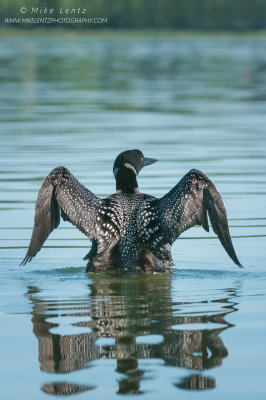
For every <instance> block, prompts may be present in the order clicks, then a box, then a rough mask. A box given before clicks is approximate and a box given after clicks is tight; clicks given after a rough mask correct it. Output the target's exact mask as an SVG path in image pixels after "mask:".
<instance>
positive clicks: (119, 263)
mask: <svg viewBox="0 0 266 400" xmlns="http://www.w3.org/2000/svg"><path fill="white" fill-rule="evenodd" d="M154 201H156V199H155V197H152V196H150V195H148V194H144V193H141V192H140V191H139V190H136V191H135V193H123V192H119V191H118V192H117V193H115V194H113V195H111V196H109V197H107V198H106V199H104V205H103V206H102V208H101V209H100V215H101V218H99V220H98V223H99V226H101V227H103V228H104V229H105V230H104V231H103V234H104V237H105V238H106V237H108V238H109V239H111V240H109V241H106V240H104V238H103V239H102V240H101V239H100V240H98V241H95V240H93V241H92V249H91V251H90V252H89V254H88V255H87V256H86V257H85V259H88V260H89V262H88V265H87V272H93V271H99V270H102V271H106V270H110V269H111V270H112V269H122V270H135V269H140V270H143V271H146V272H148V271H149V272H153V271H154V272H156V271H157V272H162V271H163V270H164V269H165V268H167V267H168V265H169V264H170V263H169V260H168V261H167V262H165V263H164V262H162V261H160V260H159V259H158V258H157V257H156V256H154V255H153V254H152V253H151V251H150V250H149V248H148V246H147V245H145V244H144V243H143V242H141V240H140V238H141V234H140V232H141V225H140V223H141V222H140V221H141V218H140V215H141V213H142V210H145V212H144V213H145V214H144V217H145V215H146V214H148V211H147V208H148V207H150V206H151V205H152V204H153V203H154ZM99 229H100V228H99ZM102 242H104V245H105V246H104V247H103V246H102V245H101V244H102ZM167 272H169V271H168V268H167Z"/></svg>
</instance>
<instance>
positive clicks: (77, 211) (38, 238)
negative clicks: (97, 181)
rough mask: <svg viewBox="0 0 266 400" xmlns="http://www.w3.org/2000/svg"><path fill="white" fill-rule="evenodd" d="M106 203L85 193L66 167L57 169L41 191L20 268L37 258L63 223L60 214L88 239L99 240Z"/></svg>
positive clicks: (85, 190)
mask: <svg viewBox="0 0 266 400" xmlns="http://www.w3.org/2000/svg"><path fill="white" fill-rule="evenodd" d="M102 203H103V201H102V200H100V199H99V198H98V197H96V196H95V195H94V194H93V193H92V192H90V191H89V190H88V189H86V188H85V187H84V186H83V185H82V184H81V183H80V182H79V181H78V180H77V179H76V178H75V177H74V176H73V175H72V174H71V173H70V172H69V171H68V169H67V168H65V167H57V168H55V169H54V170H53V171H52V172H51V173H50V174H49V175H48V176H47V178H46V179H45V180H44V182H43V185H42V187H41V189H40V191H39V194H38V198H37V202H36V206H35V217H34V227H33V232H32V237H31V241H30V245H29V248H28V251H27V254H26V256H25V258H24V260H23V261H22V263H21V265H25V264H26V263H27V262H29V261H31V260H32V258H33V257H35V256H36V254H37V253H38V251H39V250H40V249H41V248H42V246H43V244H44V242H45V241H46V239H47V238H48V236H49V235H50V233H51V232H52V231H53V230H54V229H55V228H57V227H58V225H59V223H60V211H61V215H62V218H63V219H64V220H65V221H69V222H71V223H72V224H73V225H75V226H76V227H77V228H78V229H79V230H81V231H82V232H83V233H84V234H85V235H87V236H88V237H89V238H93V237H95V236H96V220H97V216H98V210H99V208H100V207H101V205H102Z"/></svg>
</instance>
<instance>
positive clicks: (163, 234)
mask: <svg viewBox="0 0 266 400" xmlns="http://www.w3.org/2000/svg"><path fill="white" fill-rule="evenodd" d="M208 216H209V219H210V222H211V225H212V228H213V230H214V232H215V233H216V235H217V236H218V238H219V239H220V242H221V243H222V245H223V247H224V249H225V250H226V252H227V254H228V255H229V256H230V257H231V259H232V260H233V261H234V262H235V263H236V264H237V265H238V266H239V267H242V265H241V264H240V262H239V260H238V258H237V256H236V253H235V250H234V247H233V244H232V241H231V237H230V233H229V227H228V221H227V216H226V210H225V206H224V203H223V200H222V197H221V195H220V193H219V192H218V190H217V188H216V187H215V185H214V183H213V182H212V181H211V180H210V179H209V178H208V177H207V176H206V175H204V174H203V173H202V172H200V171H198V170H196V169H192V170H191V171H189V172H188V173H187V174H186V175H185V176H184V177H183V178H182V179H181V180H180V182H179V183H178V184H177V185H176V186H175V187H174V188H173V189H172V190H170V192H168V193H167V194H166V195H165V196H164V197H162V198H161V199H157V200H155V201H153V202H150V203H149V202H147V203H146V205H145V207H144V208H143V209H142V210H141V212H140V213H139V218H140V221H139V225H140V226H141V230H140V237H141V240H142V242H146V243H151V245H150V248H151V250H152V251H153V252H154V253H155V255H157V256H158V257H159V258H167V257H169V245H171V244H172V243H173V242H174V241H175V240H176V239H177V238H178V236H180V235H181V233H182V232H184V231H186V230H187V229H189V228H191V227H192V226H195V225H202V227H203V228H204V229H205V230H206V231H207V232H208V231H209V224H208Z"/></svg>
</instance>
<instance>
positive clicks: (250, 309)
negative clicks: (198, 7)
mask: <svg viewBox="0 0 266 400" xmlns="http://www.w3.org/2000/svg"><path fill="white" fill-rule="evenodd" d="M265 50H266V40H265V38H264V37H248V36H246V37H242V38H240V37H239V38H238V37H230V36H227V37H222V36H219V37H216V38H215V37H213V38H211V37H209V38H208V37H198V38H197V37H193V36H189V37H178V36H177V37H167V36H163V37H161V38H160V37H135V38H134V37H128V38H122V37H110V38H108V37H86V36H80V37H78V36H77V37H70V36H66V37H64V36H61V37H60V36H58V37H54V38H53V37H51V36H49V37H48V36H47V37H45V36H38V37H33V36H32V37H29V36H27V37H11V36H10V37H9V36H8V35H5V37H3V38H2V39H0V100H1V108H0V122H1V132H0V249H1V253H0V264H1V265H0V266H1V280H0V316H1V323H0V347H1V350H0V351H1V367H0V369H1V371H0V380H1V388H0V390H1V392H0V394H1V397H2V398H4V399H17V398H18V397H20V396H21V395H22V393H23V396H24V397H25V396H26V398H27V399H34V400H36V399H47V398H48V399H49V397H50V398H52V397H54V396H56V395H61V397H62V398H64V396H65V397H71V396H73V397H75V398H80V399H87V398H89V396H92V397H93V398H94V399H105V398H109V399H112V398H116V397H119V395H120V397H121V395H126V394H130V396H129V397H130V398H131V397H133V396H134V395H135V394H141V395H142V397H143V398H145V400H146V399H161V398H162V397H163V396H167V397H168V398H169V399H176V398H177V397H179V398H182V399H187V398H188V399H192V398H193V399H194V398H196V397H197V399H199V398H200V399H204V400H205V399H207V400H208V398H210V399H212V400H213V399H215V400H218V399H221V400H222V399H225V398H228V399H232V398H234V399H238V398H241V400H243V399H247V400H248V399H250V398H254V399H256V400H258V399H264V398H265V395H266V389H265V385H264V380H265V374H266V368H265V357H266V339H265V338H266V265H265V260H266V246H265V237H266V231H265V226H266V205H265V194H266V189H265V183H266V157H265V156H266V132H265V127H266V112H265V111H266V51H265ZM130 148H139V149H141V150H142V151H143V153H144V155H146V156H147V157H154V158H158V159H159V160H160V162H158V163H156V164H154V165H152V166H150V167H149V168H146V169H144V170H143V171H142V172H141V174H140V176H139V186H140V189H141V190H142V191H143V192H146V193H149V194H152V195H155V196H158V197H159V196H162V195H163V194H165V193H166V192H167V191H168V190H169V189H170V188H171V187H173V186H174V185H175V184H176V183H177V181H178V180H179V179H180V178H181V177H182V176H183V175H184V174H185V173H186V172H187V171H188V170H189V169H191V168H198V169H201V170H202V171H204V172H205V173H206V174H207V175H208V176H209V177H211V178H212V179H213V180H214V181H215V183H216V185H217V186H218V188H219V190H220V192H221V194H222V196H223V198H224V200H225V204H226V207H227V212H228V218H229V225H230V230H231V234H232V237H233V242H234V246H235V249H236V252H237V255H238V257H239V259H240V261H241V262H242V264H243V265H244V267H245V269H244V270H240V269H238V268H237V267H236V266H235V265H233V263H232V261H231V260H230V259H229V257H228V256H227V254H226V253H225V251H224V249H223V248H222V246H221V244H220V243H219V241H218V240H217V239H216V238H215V235H214V233H213V232H212V231H211V232H210V233H206V232H205V231H204V230H203V229H202V228H200V227H197V228H193V229H191V230H189V231H187V232H186V233H185V234H184V235H182V237H181V238H180V239H179V240H178V241H177V242H176V243H175V245H174V246H173V257H174V262H175V266H174V267H173V275H172V276H165V275H157V276H143V275H139V274H137V275H135V274H133V275H126V276H114V275H91V276H87V275H86V274H85V262H84V261H82V258H83V256H84V255H85V254H86V253H87V252H88V247H89V246H90V243H89V241H88V239H86V237H85V236H83V235H82V234H81V233H80V232H78V231H77V230H76V229H75V228H74V227H72V226H71V225H69V224H67V223H61V225H60V228H59V229H57V230H56V231H55V232H53V234H52V235H51V237H50V238H49V240H48V241H47V242H46V244H45V246H44V248H43V249H42V250H41V252H40V253H39V254H38V256H37V257H36V258H35V259H34V260H33V261H32V263H31V264H29V265H26V266H25V267H20V266H19V263H20V262H21V261H22V259H23V257H24V255H25V253H26V248H27V245H28V243H29V239H30V236H31V229H32V224H33V216H34V203H35V200H36V197H37V193H38V190H39V188H40V186H41V184H42V181H43V179H44V177H45V176H46V175H47V174H48V173H49V172H50V171H51V169H52V168H54V167H55V166H57V165H65V166H66V167H68V168H69V169H70V171H71V172H72V173H73V174H74V175H75V176H76V177H77V178H78V179H79V180H80V181H81V182H82V183H83V184H85V185H86V186H87V187H88V188H89V189H90V190H92V191H93V192H94V193H95V194H96V195H98V196H100V197H103V196H106V195H108V194H110V193H113V192H114V191H115V185H114V179H113V176H112V165H113V160H114V158H115V157H116V155H117V154H118V153H119V152H120V151H122V150H125V149H130ZM127 398H128V396H127Z"/></svg>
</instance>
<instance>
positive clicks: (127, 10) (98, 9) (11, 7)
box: [0, 0, 266, 31]
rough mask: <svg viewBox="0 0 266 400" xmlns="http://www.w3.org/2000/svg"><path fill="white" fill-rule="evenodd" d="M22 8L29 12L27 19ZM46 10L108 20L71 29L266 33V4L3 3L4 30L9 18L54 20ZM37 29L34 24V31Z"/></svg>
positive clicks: (240, 0) (139, 0)
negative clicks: (33, 8) (36, 11)
mask: <svg viewBox="0 0 266 400" xmlns="http://www.w3.org/2000/svg"><path fill="white" fill-rule="evenodd" d="M21 7H26V8H27V13H25V15H22V14H21V12H20V9H21ZM32 7H35V8H36V7H38V13H37V14H34V15H32V14H31V10H32ZM45 7H47V8H48V9H53V15H52V16H53V17H62V16H64V17H69V15H64V14H62V13H60V9H61V8H62V9H61V11H63V13H64V10H65V9H70V10H71V9H75V10H78V8H80V9H86V12H85V15H80V17H81V16H82V17H102V18H107V23H105V24H97V25H95V24H93V25H91V24H67V25H66V26H67V27H68V28H70V29H77V28H79V29H88V28H93V29H95V28H97V29H102V28H114V29H164V30H165V29H167V30H204V31H206V30H236V31H244V30H262V29H266V0H12V1H10V0H1V5H0V23H1V26H4V18H5V17H31V16H35V17H36V16H40V17H44V16H51V15H44V14H43V11H42V12H41V8H42V10H44V8H45ZM71 16H74V15H71ZM75 16H77V15H75ZM62 25H63V26H64V24H62ZM62 25H61V26H62ZM19 26H20V27H21V26H23V24H22V25H19ZM45 26H46V27H51V25H50V24H49V25H45ZM66 26H64V27H66ZM34 27H36V25H33V24H31V26H30V28H34ZM37 27H40V25H37Z"/></svg>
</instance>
